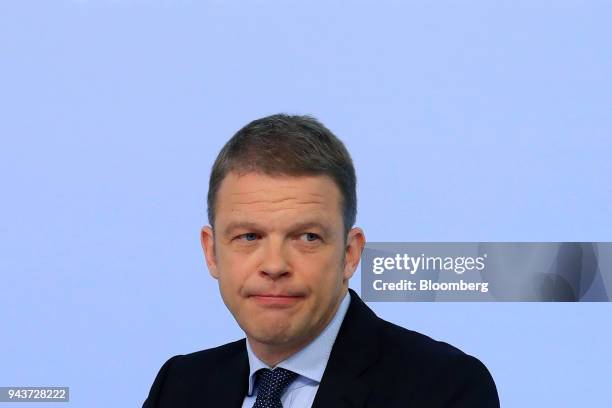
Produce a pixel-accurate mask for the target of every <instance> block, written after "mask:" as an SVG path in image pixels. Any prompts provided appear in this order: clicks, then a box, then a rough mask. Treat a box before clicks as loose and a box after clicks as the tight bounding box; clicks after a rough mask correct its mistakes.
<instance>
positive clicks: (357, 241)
mask: <svg viewBox="0 0 612 408" xmlns="http://www.w3.org/2000/svg"><path fill="white" fill-rule="evenodd" d="M365 242H366V239H365V234H364V233H363V230H362V229H361V228H358V227H355V228H351V230H350V231H349V233H348V236H347V238H346V248H345V253H344V279H346V280H349V279H350V278H351V277H352V276H353V274H354V273H355V271H356V270H357V265H359V260H360V259H361V253H362V252H363V247H364V246H365Z"/></svg>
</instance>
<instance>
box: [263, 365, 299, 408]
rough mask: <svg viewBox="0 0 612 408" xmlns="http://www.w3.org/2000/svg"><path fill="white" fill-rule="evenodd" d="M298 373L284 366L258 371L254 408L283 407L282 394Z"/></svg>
mask: <svg viewBox="0 0 612 408" xmlns="http://www.w3.org/2000/svg"><path fill="white" fill-rule="evenodd" d="M296 377H297V374H296V373H294V372H293V371H289V370H285V369H284V368H280V367H278V368H275V369H274V370H270V369H268V368H262V369H261V370H258V371H257V399H256V400H255V405H253V408H283V404H281V400H280V396H281V394H282V393H283V391H285V388H287V386H288V385H289V384H291V382H292V381H293V380H295V378H296Z"/></svg>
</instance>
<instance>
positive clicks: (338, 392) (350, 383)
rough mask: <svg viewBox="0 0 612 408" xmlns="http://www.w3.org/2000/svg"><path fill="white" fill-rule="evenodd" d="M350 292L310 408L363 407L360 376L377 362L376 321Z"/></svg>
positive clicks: (364, 390) (365, 391) (363, 389)
mask: <svg viewBox="0 0 612 408" xmlns="http://www.w3.org/2000/svg"><path fill="white" fill-rule="evenodd" d="M349 293H350V296H351V303H350V306H349V308H348V311H347V312H346V316H345V317H344V321H343V322H342V325H341V326H340V331H339V332H338V337H337V338H336V341H335V343H334V346H333V347H332V351H331V354H330V357H329V361H328V362H327V366H326V368H325V372H324V373H323V377H322V379H321V383H320V385H319V389H318V391H317V395H316V397H315V400H314V402H313V405H312V408H328V407H334V408H336V407H338V408H340V407H351V408H358V407H363V406H364V405H365V402H366V398H367V396H368V394H369V391H370V384H369V383H368V382H366V381H364V380H363V379H362V378H360V376H361V374H363V372H364V371H366V369H367V368H368V367H370V366H371V365H372V364H373V363H374V362H376V360H377V359H378V355H379V342H380V340H379V336H378V330H377V328H378V318H377V317H376V315H375V314H374V312H372V310H370V308H368V307H367V306H366V305H365V303H363V301H362V300H361V299H360V298H359V296H357V294H356V293H355V292H354V291H353V290H352V289H349Z"/></svg>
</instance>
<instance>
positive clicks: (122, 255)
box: [0, 0, 612, 408]
mask: <svg viewBox="0 0 612 408" xmlns="http://www.w3.org/2000/svg"><path fill="white" fill-rule="evenodd" d="M611 15H612V6H611V3H610V2H606V1H590V2H584V1H495V2H491V1H488V2H485V1H444V2H437V3H436V4H433V2H426V1H419V2H417V1H409V2H408V1H406V2H401V1H368V2H365V1H350V2H349V1H322V0H319V1H292V2H289V1H280V0H275V1H272V0H270V1H263V0H261V1H252V0H242V1H236V0H234V1H221V0H218V1H212V2H211V1H208V2H204V1H197V2H196V1H160V0H146V1H145V0H115V1H111V0H80V1H76V0H74V1H70V0H44V1H43V0H41V1H37V2H34V1H25V0H24V1H20V0H13V1H10V0H4V1H1V2H0V112H1V113H0V115H1V119H0V137H1V141H2V142H1V149H0V170H1V171H0V174H1V177H2V179H1V186H2V201H1V204H0V210H1V214H2V222H1V224H0V231H1V242H0V245H1V246H0V248H1V249H0V271H1V278H2V281H1V282H2V292H1V294H0V324H1V328H0V344H1V351H0V358H1V360H0V385H5V386H8V385H31V386H35V385H37V386H41V385H61V386H64V385H65V386H70V388H71V402H70V403H69V404H67V405H68V406H71V407H87V408H97V407H100V408H102V407H104V408H107V407H135V406H139V405H140V404H141V403H142V401H143V399H144V398H145V396H146V394H147V392H148V390H149V387H150V385H151V382H152V381H153V378H154V376H155V374H156V373H157V370H158V369H159V367H160V365H161V364H162V363H163V362H164V361H165V360H166V359H167V358H168V357H169V356H171V355H174V354H178V353H188V352H191V351H195V350H198V349H203V348H207V347H211V346H215V345H219V344H222V343H225V342H227V341H230V340H234V339H237V338H239V337H241V336H242V333H241V332H240V330H239V329H238V328H237V326H236V325H235V324H234V322H233V320H232V317H231V315H230V314H229V312H227V310H226V309H225V306H224V305H223V303H222V301H221V299H220V297H219V295H218V291H217V287H216V282H215V281H214V280H212V279H211V278H210V277H209V276H208V273H207V271H206V268H205V266H204V263H203V259H202V258H203V257H202V254H201V250H200V244H199V238H198V233H199V229H200V227H201V226H202V225H204V224H205V222H206V219H205V195H206V192H207V183H208V175H209V169H210V166H211V164H212V161H213V159H214V157H215V155H216V154H217V152H218V150H219V149H220V147H221V146H222V144H223V143H224V142H225V141H226V140H227V139H228V138H229V137H230V136H231V135H232V134H233V133H234V132H235V131H236V130H237V129H238V128H240V127H241V126H243V125H244V124H246V123H247V122H248V121H250V120H252V119H254V118H257V117H260V116H263V115H266V114H271V113H275V112H279V111H284V112H289V113H310V114H313V115H315V116H316V117H318V118H319V119H321V120H322V121H323V122H324V123H325V124H326V125H327V126H328V127H329V128H331V129H332V130H333V131H334V132H335V133H336V134H337V135H338V136H339V137H341V138H342V139H343V140H344V141H345V143H346V144H347V146H348V148H349V150H350V151H351V152H352V155H353V158H354V161H355V165H356V168H357V172H358V178H359V190H358V195H359V215H358V224H359V225H360V226H362V227H363V228H364V229H365V231H366V236H367V238H368V239H369V240H371V241H610V240H612V234H611V228H612V206H611V205H610V203H611V200H612V183H611V182H610V175H611V174H612V164H611V160H610V156H611V153H612V141H611V134H612V119H611V117H612V116H611V114H610V112H611V107H612V79H611V72H612V46H611V45H610V44H611V43H610V38H611V37H612V29H611V28H610V27H611V26H610V16H611ZM352 286H353V287H355V288H359V276H355V277H354V278H353V281H352ZM370 306H371V307H372V308H373V309H374V310H375V311H376V312H377V313H378V314H379V315H380V316H382V317H383V318H386V319H388V320H390V321H393V322H395V323H398V324H400V325H402V326H405V327H408V328H410V329H413V330H417V331H421V332H424V333H426V334H428V335H430V336H432V337H434V338H436V339H441V340H444V341H447V342H450V343H452V344H454V345H456V346H458V347H460V348H462V349H463V350H465V351H466V352H469V353H472V354H474V355H476V356H477V357H479V358H480V359H482V360H483V361H484V362H485V363H486V364H487V366H488V367H489V369H490V370H491V372H492V374H493V376H494V378H495V380H496V382H497V385H498V388H499V393H500V397H501V401H502V406H504V407H519V408H523V407H556V408H560V407H584V406H588V407H609V406H612V395H611V393H612V391H611V390H610V385H611V384H612V382H611V381H612V380H611V378H612V371H611V370H612V368H611V367H612V350H611V347H612V346H611V344H612V317H611V316H612V314H611V312H612V305H610V304H529V303H524V304H501V303H500V304H435V303H426V304H412V303H406V304H382V303H378V304H376V303H374V304H371V305H370ZM28 405H31V406H36V407H40V406H43V405H44V404H42V405H40V404H37V405H32V404H23V405H20V406H23V407H26V406H28ZM54 406H55V405H54Z"/></svg>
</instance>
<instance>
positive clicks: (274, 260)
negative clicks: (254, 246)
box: [260, 240, 290, 279]
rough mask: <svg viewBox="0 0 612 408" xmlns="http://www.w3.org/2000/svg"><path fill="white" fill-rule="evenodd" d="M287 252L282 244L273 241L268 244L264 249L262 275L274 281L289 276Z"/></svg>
mask: <svg viewBox="0 0 612 408" xmlns="http://www.w3.org/2000/svg"><path fill="white" fill-rule="evenodd" d="M286 252H287V251H286V248H285V247H284V245H283V243H282V242H275V241H272V240H270V241H269V242H267V244H266V245H265V247H264V254H263V261H262V263H261V267H260V273H261V274H263V275H267V276H268V277H270V278H272V279H278V278H280V277H282V276H285V275H288V274H289V273H290V271H289V263H288V262H287V253H286Z"/></svg>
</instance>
